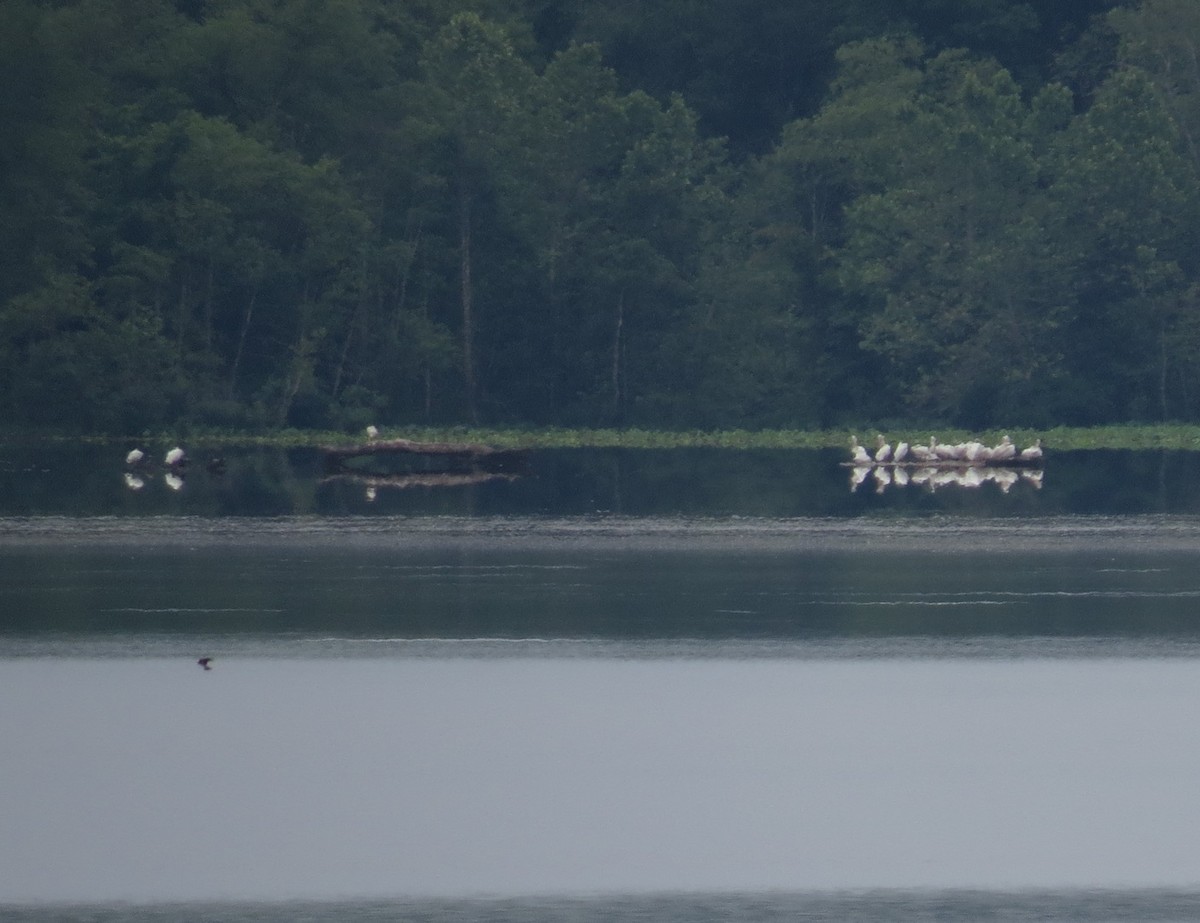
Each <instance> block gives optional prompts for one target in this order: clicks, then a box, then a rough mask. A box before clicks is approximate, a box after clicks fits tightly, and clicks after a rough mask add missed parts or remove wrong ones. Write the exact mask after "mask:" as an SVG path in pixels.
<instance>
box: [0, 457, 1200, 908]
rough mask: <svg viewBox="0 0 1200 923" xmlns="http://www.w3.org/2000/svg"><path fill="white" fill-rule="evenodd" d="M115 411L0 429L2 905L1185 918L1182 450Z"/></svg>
mask: <svg viewBox="0 0 1200 923" xmlns="http://www.w3.org/2000/svg"><path fill="white" fill-rule="evenodd" d="M125 448H126V447H114V446H107V447H106V446H70V447H66V448H64V447H63V446H62V445H54V444H51V445H37V444H29V445H18V446H9V447H6V448H5V449H3V450H0V741H2V742H3V743H2V746H0V780H3V784H2V785H0V917H3V918H4V919H14V920H51V919H54V920H125V919H130V920H147V921H149V920H168V919H181V918H195V919H214V920H231V921H232V920H237V921H242V920H246V921H249V920H295V919H310V920H327V919H328V920H333V919H339V920H340V919H405V920H408V919H413V920H438V919H461V920H468V919H469V920H477V919H478V920H556V919H564V918H568V919H572V920H592V919H595V920H601V919H604V920H609V919H668V920H705V919H713V920H716V919H731V918H733V919H739V918H740V919H756V920H773V919H780V920H783V919H797V918H802V919H814V920H841V919H861V920H891V919H912V920H960V919H961V920H974V919H981V918H982V919H1013V920H1025V919H1079V920H1185V919H1194V918H1196V917H1197V916H1198V915H1200V848H1198V847H1200V833H1198V832H1197V831H1200V796H1198V795H1197V794H1196V791H1195V781H1196V779H1197V778H1200V723H1198V722H1197V721H1196V720H1195V710H1196V703H1197V702H1200V620H1198V619H1197V613H1198V603H1200V566H1198V565H1200V490H1198V489H1197V486H1196V485H1197V484H1200V478H1197V477H1196V475H1197V474H1200V470H1198V469H1200V461H1198V460H1197V458H1196V457H1195V456H1193V455H1191V454H1188V453H1145V454H1142V453H1070V454H1063V455H1061V456H1056V455H1051V456H1050V457H1048V459H1047V461H1046V464H1045V466H1044V471H1043V472H1042V476H1041V477H1039V478H1037V479H1034V478H1031V477H1026V476H1023V475H1022V474H1021V473H1020V472H1018V473H1016V477H1015V479H1009V480H1005V479H991V480H987V481H982V482H980V483H976V484H970V485H968V484H965V483H943V484H941V485H933V484H929V483H926V484H923V485H920V484H914V483H909V484H905V485H898V484H896V483H894V482H893V483H888V484H882V483H880V482H878V481H876V480H874V479H873V478H868V479H867V480H865V482H864V483H862V484H859V485H856V486H855V485H853V483H852V481H851V480H850V479H851V472H850V471H848V470H847V469H845V468H842V467H841V466H840V465H839V462H840V461H841V456H840V455H839V454H838V453H822V452H783V451H772V452H748V453H747V452H721V451H686V452H631V451H624V452H622V451H611V452H584V451H575V452H568V451H562V452H544V453H535V454H533V455H532V456H531V457H530V459H529V467H528V469H527V470H525V471H523V472H521V473H520V474H519V475H516V476H509V475H506V476H504V477H501V478H478V479H473V480H472V479H460V480H459V481H458V482H455V483H442V484H441V485H440V486H431V485H432V484H434V483H435V480H434V479H430V478H429V477H427V476H426V475H428V473H429V472H427V471H419V472H417V473H416V474H417V475H418V476H414V477H408V478H407V479H406V477H405V476H403V475H401V476H394V475H389V476H388V477H385V478H371V477H367V476H365V475H362V474H355V473H351V474H350V475H346V474H345V473H343V474H342V475H340V476H331V475H330V473H329V472H327V471H326V470H325V469H324V468H323V466H322V464H321V459H320V457H319V455H318V454H317V453H314V452H311V451H295V452H277V451H267V450H246V451H230V450H226V451H224V452H223V453H222V455H223V458H224V461H225V465H224V466H223V467H224V470H223V471H220V472H212V473H210V472H209V471H207V470H205V468H204V466H203V464H202V459H203V458H204V457H205V455H207V454H208V453H204V454H203V455H202V454H201V452H202V450H199V449H198V450H197V451H196V453H195V457H196V458H197V462H195V463H193V465H192V466H190V468H189V470H188V471H187V472H186V473H184V475H183V476H182V477H181V478H180V479H179V483H177V484H173V483H169V482H168V481H167V479H166V478H165V477H164V472H163V471H161V470H160V469H157V468H155V469H151V470H148V471H144V472H142V473H141V475H140V476H139V480H140V481H141V483H140V484H139V485H136V486H134V485H131V483H130V481H129V478H128V477H127V476H126V474H127V473H126V472H125V470H124V466H123V464H122V463H121V459H122V457H123V454H124V451H125ZM201 656H206V657H211V658H212V669H210V670H207V671H206V670H204V669H202V668H201V667H200V666H199V665H198V664H197V662H196V661H197V659H198V658H199V657H201Z"/></svg>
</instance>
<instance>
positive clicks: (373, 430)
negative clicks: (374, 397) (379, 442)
mask: <svg viewBox="0 0 1200 923" xmlns="http://www.w3.org/2000/svg"><path fill="white" fill-rule="evenodd" d="M367 438H368V439H378V438H379V427H378V426H376V425H375V424H374V423H372V424H371V425H370V426H368V427H367Z"/></svg>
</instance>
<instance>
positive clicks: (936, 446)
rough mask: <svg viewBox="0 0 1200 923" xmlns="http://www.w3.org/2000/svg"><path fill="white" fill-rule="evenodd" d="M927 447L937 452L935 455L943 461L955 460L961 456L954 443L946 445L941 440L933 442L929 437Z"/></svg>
mask: <svg viewBox="0 0 1200 923" xmlns="http://www.w3.org/2000/svg"><path fill="white" fill-rule="evenodd" d="M929 447H930V448H931V449H932V450H933V451H934V452H936V453H937V457H938V458H940V459H942V460H943V461H955V460H956V459H959V458H962V452H961V451H960V449H959V447H958V446H956V445H946V444H944V443H941V442H935V441H934V439H933V438H932V437H930V439H929Z"/></svg>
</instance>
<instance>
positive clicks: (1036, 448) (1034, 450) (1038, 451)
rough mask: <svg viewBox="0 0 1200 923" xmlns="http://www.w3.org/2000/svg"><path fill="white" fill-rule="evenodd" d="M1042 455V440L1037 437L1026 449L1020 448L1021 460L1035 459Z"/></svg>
mask: <svg viewBox="0 0 1200 923" xmlns="http://www.w3.org/2000/svg"><path fill="white" fill-rule="evenodd" d="M1041 457H1042V440H1040V439H1038V440H1037V441H1036V442H1034V444H1033V445H1031V446H1030V447H1029V448H1027V449H1022V450H1021V461H1037V460H1038V459H1039V458H1041Z"/></svg>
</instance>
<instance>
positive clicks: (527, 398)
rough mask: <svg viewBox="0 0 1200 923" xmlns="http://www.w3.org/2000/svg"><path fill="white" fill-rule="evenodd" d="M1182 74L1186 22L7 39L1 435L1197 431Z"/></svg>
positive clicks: (760, 17)
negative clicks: (51, 431)
mask: <svg viewBox="0 0 1200 923" xmlns="http://www.w3.org/2000/svg"><path fill="white" fill-rule="evenodd" d="M1197 46H1200V15H1198V14H1197V7H1196V5H1195V3H1194V2H1193V0H1145V2H1143V3H1141V4H1133V3H1124V2H1120V3H1119V2H1117V0H1074V2H1069V3H1061V4H1035V3H1030V2H1018V0H971V2H947V0H903V2H884V0H845V2H842V3H836V4H835V3H831V2H829V0H799V2H793V3H783V2H778V0H754V2H751V3H745V2H738V3H734V2H732V0H712V2H705V3H680V2H677V0H670V2H665V3H661V4H649V5H647V4H632V3H628V2H626V0H598V2H595V3H592V2H589V3H586V4H585V3H582V2H579V0H420V2H405V3H399V2H395V0H178V2H167V0H120V2H117V0H56V2H48V0H7V2H5V3H3V4H0V77H2V78H3V79H2V80H0V412H2V413H3V415H4V417H5V419H7V420H9V421H11V422H13V423H15V424H18V425H26V426H44V427H49V428H58V429H74V430H93V431H109V432H116V431H120V432H133V431H138V430H143V429H146V428H156V427H163V426H170V425H176V424H186V425H193V426H194V425H209V426H230V427H249V426H258V427H288V426H291V427H307V428H353V429H360V428H361V427H362V426H364V425H366V424H367V423H369V422H386V423H393V424H401V423H404V424H449V423H456V422H471V423H481V424H509V425H522V426H567V425H570V426H584V427H598V426H614V427H660V428H670V429H684V428H693V427H696V428H698V427H705V428H711V427H728V428H735V427H778V428H787V427H796V426H807V427H833V426H837V425H839V424H844V423H845V422H846V421H861V420H864V419H876V420H881V419H910V420H912V419H922V418H924V419H941V420H943V421H947V422H952V423H956V424H958V425H961V426H969V427H973V428H974V427H984V426H996V425H1001V424H1004V425H1020V424H1023V425H1036V426H1046V425H1050V424H1055V423H1102V422H1111V421H1120V420H1155V419H1176V420H1195V419H1196V418H1197V417H1198V416H1200V359H1197V358H1196V357H1197V356H1200V311H1198V310H1197V307H1198V303H1200V239H1198V238H1200V153H1198V151H1200V77H1198V76H1197V71H1196V70H1195V67H1194V63H1193V62H1194V60H1195V56H1194V54H1193V52H1194V49H1195V48H1196V47H1197ZM1056 81H1062V83H1061V85H1060V83H1059V82H1056Z"/></svg>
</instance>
